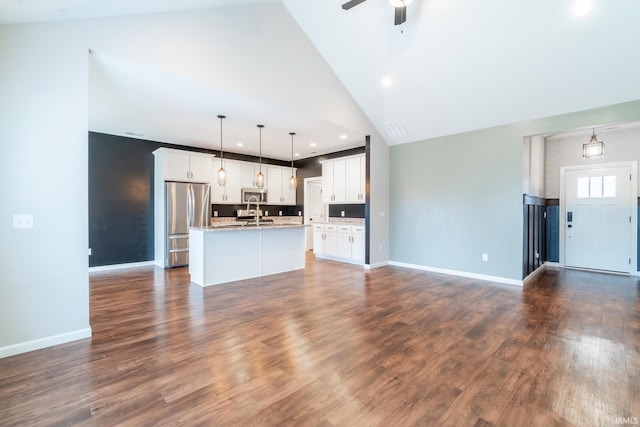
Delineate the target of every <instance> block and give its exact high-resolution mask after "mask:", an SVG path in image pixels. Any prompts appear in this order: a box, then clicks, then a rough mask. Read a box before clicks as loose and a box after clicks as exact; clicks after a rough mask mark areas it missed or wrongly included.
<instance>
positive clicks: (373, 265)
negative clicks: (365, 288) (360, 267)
mask: <svg viewBox="0 0 640 427" xmlns="http://www.w3.org/2000/svg"><path fill="white" fill-rule="evenodd" d="M387 265H389V261H382V262H377V263H375V264H365V265H364V269H365V270H371V269H373V268H381V267H386V266H387Z"/></svg>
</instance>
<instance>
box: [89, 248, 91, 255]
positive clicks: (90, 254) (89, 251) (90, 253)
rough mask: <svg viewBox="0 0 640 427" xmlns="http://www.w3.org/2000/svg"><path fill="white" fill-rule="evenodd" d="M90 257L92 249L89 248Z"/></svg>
mask: <svg viewBox="0 0 640 427" xmlns="http://www.w3.org/2000/svg"><path fill="white" fill-rule="evenodd" d="M89 256H91V248H89Z"/></svg>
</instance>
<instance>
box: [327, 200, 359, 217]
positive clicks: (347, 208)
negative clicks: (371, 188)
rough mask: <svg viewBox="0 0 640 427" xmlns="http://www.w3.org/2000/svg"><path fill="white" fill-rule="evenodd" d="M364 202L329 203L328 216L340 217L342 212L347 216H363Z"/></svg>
mask: <svg viewBox="0 0 640 427" xmlns="http://www.w3.org/2000/svg"><path fill="white" fill-rule="evenodd" d="M364 207H365V205H364V203H357V204H356V203H354V204H347V205H329V218H340V217H342V216H343V215H342V212H344V216H345V217H347V218H364V216H365V215H364Z"/></svg>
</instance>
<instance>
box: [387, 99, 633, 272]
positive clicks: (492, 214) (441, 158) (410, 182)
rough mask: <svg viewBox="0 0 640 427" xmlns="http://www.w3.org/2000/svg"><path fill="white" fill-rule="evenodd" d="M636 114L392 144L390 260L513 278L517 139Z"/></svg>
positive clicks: (610, 110)
mask: <svg viewBox="0 0 640 427" xmlns="http://www.w3.org/2000/svg"><path fill="white" fill-rule="evenodd" d="M638 119H640V101H633V102H628V103H624V104H617V105H614V106H610V107H602V108H596V109H592V110H587V111H582V112H576V113H571V114H565V115H561V116H555V117H549V118H543V119H538V120H532V121H529V122H526V123H517V124H512V125H506V126H499V127H494V128H490V129H483V130H479V131H475V132H468V133H464V134H459V135H452V136H447V137H442V138H434V139H431V140H427V141H420V142H415V143H412V144H405V145H398V146H393V147H391V198H390V205H391V216H390V230H391V237H390V240H391V253H390V259H391V261H395V262H399V263H407V264H416V265H419V266H425V267H432V268H441V269H448V270H455V271H459V272H464V273H473V274H479V275H488V276H495V277H499V278H505V279H509V280H519V279H520V278H521V266H522V244H523V239H522V188H523V178H522V177H523V140H524V138H525V137H527V136H529V135H538V134H542V133H547V132H557V131H561V130H566V129H574V128H579V127H584V126H589V125H591V124H592V123H615V122H627V121H633V120H638ZM482 253H487V254H489V261H488V262H483V261H482V260H481V254H482Z"/></svg>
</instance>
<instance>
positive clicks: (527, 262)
mask: <svg viewBox="0 0 640 427" xmlns="http://www.w3.org/2000/svg"><path fill="white" fill-rule="evenodd" d="M545 208H546V201H545V199H542V198H539V197H533V196H529V195H526V194H525V195H524V196H523V215H524V218H523V225H524V230H523V231H524V234H523V243H524V244H523V246H524V247H523V252H522V277H523V278H524V277H527V276H528V275H529V274H531V273H533V272H534V271H535V270H536V269H537V268H538V267H540V266H541V265H542V264H544V260H545V258H546V235H545Z"/></svg>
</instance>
